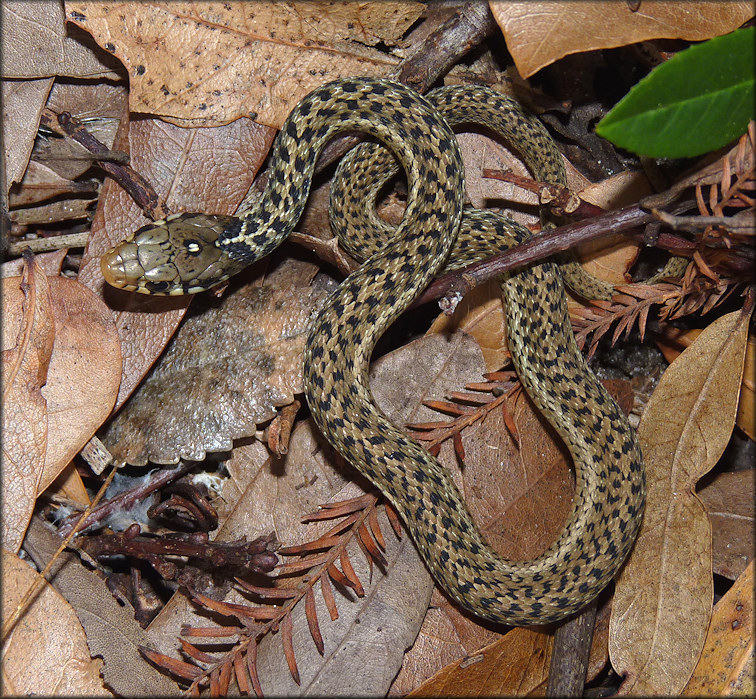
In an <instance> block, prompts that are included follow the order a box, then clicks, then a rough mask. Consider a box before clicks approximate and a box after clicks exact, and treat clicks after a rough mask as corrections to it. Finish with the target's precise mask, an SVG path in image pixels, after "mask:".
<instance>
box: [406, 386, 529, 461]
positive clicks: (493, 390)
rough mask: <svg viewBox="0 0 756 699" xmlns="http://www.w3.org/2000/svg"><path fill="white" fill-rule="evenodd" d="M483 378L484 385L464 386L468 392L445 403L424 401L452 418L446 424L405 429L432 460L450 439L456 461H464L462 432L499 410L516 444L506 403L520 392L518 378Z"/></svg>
mask: <svg viewBox="0 0 756 699" xmlns="http://www.w3.org/2000/svg"><path fill="white" fill-rule="evenodd" d="M483 377H484V378H485V379H486V381H485V382H482V383H469V384H466V385H465V388H466V389H467V390H468V392H464V393H463V392H454V393H451V394H450V395H449V396H447V398H448V400H443V401H441V400H426V401H423V405H425V406H426V407H428V408H431V409H432V410H437V411H439V412H441V413H447V414H449V415H453V416H455V417H453V418H452V419H451V420H448V421H446V422H413V423H410V424H408V425H406V426H405V427H406V428H407V432H408V433H409V434H410V436H412V437H414V438H415V439H417V440H418V441H420V442H422V443H424V445H425V448H426V449H427V450H428V451H429V452H430V453H431V454H433V455H434V456H437V455H438V452H439V450H440V449H441V444H442V443H443V442H445V441H446V440H447V439H450V438H451V439H453V440H454V451H455V452H456V454H457V457H458V458H459V460H460V461H464V460H465V448H464V445H463V444H462V430H464V429H465V428H466V427H469V426H470V425H472V424H473V423H475V422H477V421H478V420H480V419H482V418H484V417H485V416H486V415H488V414H489V413H490V412H491V411H493V410H495V409H496V408H498V407H499V406H501V411H502V414H503V416H504V422H505V424H506V426H507V429H508V431H509V433H510V434H511V435H512V438H513V439H514V440H515V441H518V435H517V427H516V426H515V423H514V420H513V419H512V414H511V412H510V410H509V401H510V400H512V399H514V398H515V397H516V395H517V393H518V392H519V391H520V390H521V386H520V383H519V380H518V379H517V375H516V374H515V373H514V372H513V371H498V372H493V373H489V374H483ZM469 391H476V393H470V392H469Z"/></svg>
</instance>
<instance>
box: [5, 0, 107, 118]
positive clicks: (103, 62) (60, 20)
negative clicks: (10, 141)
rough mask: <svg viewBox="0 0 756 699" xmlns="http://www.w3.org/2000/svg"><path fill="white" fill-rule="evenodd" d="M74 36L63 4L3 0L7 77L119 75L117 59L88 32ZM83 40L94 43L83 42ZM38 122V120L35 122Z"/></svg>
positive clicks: (76, 33)
mask: <svg viewBox="0 0 756 699" xmlns="http://www.w3.org/2000/svg"><path fill="white" fill-rule="evenodd" d="M74 33H75V35H76V37H75V38H74V37H73V36H71V32H70V31H68V29H67V28H66V24H65V17H64V16H63V7H62V3H60V2H58V0H42V1H41V2H34V3H29V2H26V1H25V0H5V1H4V2H3V32H2V44H1V45H2V55H3V69H2V75H3V77H4V78H48V77H54V76H56V75H61V76H63V75H64V76H68V77H72V78H109V79H111V80H115V79H117V78H118V77H119V75H118V72H117V69H118V62H117V61H116V60H115V59H114V58H112V57H111V56H108V54H107V53H105V52H104V51H101V50H99V49H97V50H96V51H94V50H93V48H96V46H95V45H94V43H93V42H91V38H90V37H89V36H88V35H87V34H86V33H85V32H79V31H76V32H74ZM82 40H84V41H85V42H87V43H91V44H92V45H91V46H89V45H86V44H85V43H82ZM34 123H35V125H36V123H37V122H36V121H35V122H34Z"/></svg>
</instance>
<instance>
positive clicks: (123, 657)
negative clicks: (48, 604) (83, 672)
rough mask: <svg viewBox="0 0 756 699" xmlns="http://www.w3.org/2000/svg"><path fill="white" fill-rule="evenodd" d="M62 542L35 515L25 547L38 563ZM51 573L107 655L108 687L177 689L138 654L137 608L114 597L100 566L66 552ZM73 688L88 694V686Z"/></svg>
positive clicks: (142, 640)
mask: <svg viewBox="0 0 756 699" xmlns="http://www.w3.org/2000/svg"><path fill="white" fill-rule="evenodd" d="M59 546H60V539H59V538H58V536H57V535H56V534H55V533H54V531H53V530H52V529H51V528H50V527H49V526H48V525H47V524H45V523H43V522H42V521H41V520H40V519H39V518H38V517H34V518H32V522H31V525H30V526H29V531H28V533H27V536H26V539H24V551H26V552H27V553H28V554H29V555H30V556H31V557H32V559H33V560H34V562H35V563H36V564H37V566H38V567H39V568H43V567H44V566H46V565H47V563H48V562H49V561H50V559H51V558H52V556H53V554H54V553H55V552H56V550H57V549H58V547H59ZM48 577H49V579H50V580H52V582H53V585H54V586H55V589H56V590H57V591H58V592H59V593H60V594H61V595H62V596H63V597H64V598H65V600H66V601H67V602H68V604H70V605H71V607H73V609H74V611H75V612H76V616H77V617H78V618H79V621H80V622H81V625H82V626H83V628H84V631H85V633H86V640H87V645H88V646H89V652H90V653H91V655H92V656H93V657H95V656H97V657H101V658H102V659H103V666H102V676H103V678H104V679H105V682H106V683H107V686H108V688H110V689H111V690H113V691H114V692H115V693H116V694H117V695H118V696H122V697H128V696H170V695H177V694H178V693H179V688H178V686H177V685H176V683H175V682H173V680H171V679H170V678H169V677H166V676H165V674H164V673H161V672H159V671H158V670H157V669H155V668H154V667H153V666H152V665H151V664H150V663H148V662H147V661H146V660H145V659H144V658H143V657H142V655H141V654H140V653H139V651H138V646H140V645H144V644H146V643H147V642H148V636H147V633H146V632H145V631H144V629H142V627H141V626H140V625H139V623H138V622H137V621H136V620H135V619H134V610H133V609H131V608H130V607H124V606H123V605H122V604H121V603H120V602H119V601H118V600H116V599H115V597H114V596H113V593H112V592H111V591H110V589H109V588H108V586H107V584H106V582H105V580H103V578H101V577H100V575H99V574H98V573H97V572H96V571H94V570H91V569H89V568H87V567H85V566H83V565H81V561H80V560H79V558H78V556H77V555H76V554H73V553H67V552H64V553H62V554H60V555H59V556H58V559H57V561H56V563H55V564H54V565H53V568H52V570H51V572H50V575H49V576H48ZM50 638H51V639H54V638H56V637H53V636H51V637H50ZM53 643H56V641H54V640H53ZM73 693H74V694H77V695H84V694H86V690H85V689H84V688H81V689H80V690H78V691H74V692H73Z"/></svg>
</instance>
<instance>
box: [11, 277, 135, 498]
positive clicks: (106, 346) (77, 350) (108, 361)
mask: <svg viewBox="0 0 756 699" xmlns="http://www.w3.org/2000/svg"><path fill="white" fill-rule="evenodd" d="M19 280H20V278H19V277H16V278H11V279H8V280H7V283H8V286H9V287H10V288H9V296H7V297H5V298H6V300H7V303H8V306H4V310H6V314H5V316H4V318H5V323H4V328H3V329H4V331H5V332H8V333H9V335H10V336H11V337H15V336H16V335H17V334H18V332H19V331H20V324H21V322H22V316H21V313H20V312H19V311H20V308H21V304H22V302H23V295H22V292H21V291H20V289H19V287H18V282H19ZM47 283H48V285H49V289H50V298H51V301H52V308H53V313H54V320H55V344H54V346H53V352H52V356H51V359H50V365H49V369H48V372H47V377H46V384H45V387H44V388H43V389H42V396H43V397H44V398H45V400H46V401H47V448H46V455H45V465H44V471H43V473H42V476H41V477H40V481H39V484H38V486H37V489H38V492H42V491H43V490H45V489H46V488H47V486H48V485H50V483H52V481H53V480H55V478H56V477H57V476H58V474H59V473H60V472H61V471H62V470H63V468H64V467H65V466H66V465H67V464H68V463H69V462H70V461H71V459H73V457H74V456H75V455H76V454H77V453H78V452H79V451H80V450H81V448H82V447H83V446H84V445H85V444H86V443H87V442H88V441H89V440H90V438H91V437H92V435H93V434H94V433H95V430H96V429H97V428H98V427H99V426H100V425H101V424H102V423H103V422H104V421H105V419H106V418H107V416H108V415H109V414H110V411H111V409H112V408H113V403H114V402H115V396H116V394H117V392H118V384H119V383H120V380H121V349H120V343H119V339H118V333H117V332H116V329H115V325H114V323H113V319H112V316H111V313H110V311H109V310H108V308H107V307H106V306H105V304H104V303H103V302H102V301H101V300H100V299H99V298H97V296H95V295H94V294H93V293H92V292H91V291H90V290H89V289H87V287H85V286H84V285H83V284H80V283H79V282H78V281H76V280H73V279H65V278H63V277H50V278H48V279H47ZM14 291H15V293H12V292H14ZM74 386H75V387H76V390H72V387H74Z"/></svg>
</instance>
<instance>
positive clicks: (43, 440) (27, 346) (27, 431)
mask: <svg viewBox="0 0 756 699" xmlns="http://www.w3.org/2000/svg"><path fill="white" fill-rule="evenodd" d="M13 279H14V280H16V281H15V282H11V280H5V281H4V282H3V284H2V288H1V289H0V294H2V304H1V307H2V312H3V322H4V325H5V324H7V323H8V322H9V320H11V319H16V320H17V321H18V322H17V325H16V327H15V329H13V330H12V329H11V328H9V327H8V326H7V325H5V327H4V328H3V333H2V343H3V345H2V347H3V353H2V361H3V363H2V389H3V396H2V405H3V418H2V419H3V452H2V454H3V458H2V469H0V470H2V486H3V487H2V491H3V516H2V520H1V521H2V530H1V531H2V545H3V547H4V548H6V549H8V550H9V551H13V552H16V551H18V549H19V547H20V546H21V542H22V540H23V538H24V532H25V531H26V527H27V526H28V524H29V519H30V518H31V514H32V510H33V508H34V502H35V500H36V498H37V492H38V491H37V488H38V486H39V481H40V478H41V476H42V472H43V469H44V464H45V452H46V451H47V436H48V429H47V418H48V416H47V411H48V406H47V401H46V400H45V397H44V395H43V394H42V387H43V386H44V385H45V382H46V381H47V372H48V369H49V366H50V359H51V357H52V352H53V344H54V341H55V316H54V313H55V311H54V309H53V302H52V298H51V294H50V288H49V285H48V281H47V277H46V276H45V275H44V274H43V272H42V270H41V269H40V268H39V267H38V265H36V264H35V263H34V262H32V264H31V265H27V266H26V268H25V269H24V276H23V277H14V278H13ZM19 282H20V284H19Z"/></svg>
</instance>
